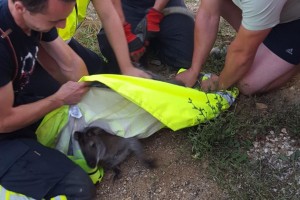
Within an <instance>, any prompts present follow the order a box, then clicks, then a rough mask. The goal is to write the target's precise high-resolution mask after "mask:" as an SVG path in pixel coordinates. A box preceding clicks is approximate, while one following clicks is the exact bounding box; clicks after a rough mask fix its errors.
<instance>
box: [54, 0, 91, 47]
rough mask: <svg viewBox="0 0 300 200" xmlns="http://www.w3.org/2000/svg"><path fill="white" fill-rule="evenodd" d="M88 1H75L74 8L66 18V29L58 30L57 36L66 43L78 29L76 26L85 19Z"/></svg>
mask: <svg viewBox="0 0 300 200" xmlns="http://www.w3.org/2000/svg"><path fill="white" fill-rule="evenodd" d="M89 3H90V0H76V7H77V11H76V7H75V8H74V9H73V11H72V13H71V14H70V15H69V16H68V18H67V22H66V27H65V28H63V29H60V28H58V29H57V31H58V34H59V36H60V37H61V38H62V39H63V40H65V41H67V40H70V39H71V38H72V37H73V36H74V34H75V32H76V29H77V28H78V25H79V24H80V23H81V22H82V21H83V20H84V19H85V17H86V11H87V7H88V5H89Z"/></svg>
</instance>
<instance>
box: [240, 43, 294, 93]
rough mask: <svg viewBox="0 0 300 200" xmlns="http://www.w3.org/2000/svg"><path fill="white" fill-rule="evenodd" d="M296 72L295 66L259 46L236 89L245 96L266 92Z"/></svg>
mask: <svg viewBox="0 0 300 200" xmlns="http://www.w3.org/2000/svg"><path fill="white" fill-rule="evenodd" d="M297 71H298V69H297V68H296V67H295V65H293V64H290V63H288V62H286V61H285V60H283V59H281V58H280V57H278V56H277V55H276V54H274V53H273V52H271V51H270V50H269V49H268V48H267V47H266V46H265V45H264V44H261V45H260V46H259V48H258V50H257V53H256V56H255V59H254V62H253V65H252V67H251V69H250V70H249V71H248V72H247V74H246V75H245V76H244V77H243V78H242V79H241V80H240V81H239V83H238V88H239V89H240V91H241V93H243V94H245V95H251V94H254V93H262V92H266V91H268V90H270V89H275V88H276V87H279V86H281V85H282V84H284V83H285V82H287V81H288V80H289V79H290V78H291V77H292V76H293V75H295V74H296V73H297Z"/></svg>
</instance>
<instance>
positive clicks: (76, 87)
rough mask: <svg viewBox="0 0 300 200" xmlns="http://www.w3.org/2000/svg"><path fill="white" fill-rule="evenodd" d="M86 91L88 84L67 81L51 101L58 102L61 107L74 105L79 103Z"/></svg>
mask: <svg viewBox="0 0 300 200" xmlns="http://www.w3.org/2000/svg"><path fill="white" fill-rule="evenodd" d="M88 90H89V87H88V83H84V82H80V83H78V82H73V81H69V82H67V83H65V84H63V85H62V86H61V87H60V89H59V90H58V91H57V92H56V93H55V94H54V95H53V100H54V101H60V102H61V104H62V105H74V104H77V103H78V102H80V100H81V99H82V97H83V96H84V95H85V93H86V92H87V91H88Z"/></svg>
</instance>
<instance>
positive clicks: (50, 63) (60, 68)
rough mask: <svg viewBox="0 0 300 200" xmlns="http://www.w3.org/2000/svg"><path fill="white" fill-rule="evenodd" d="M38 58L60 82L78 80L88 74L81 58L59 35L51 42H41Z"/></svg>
mask: <svg viewBox="0 0 300 200" xmlns="http://www.w3.org/2000/svg"><path fill="white" fill-rule="evenodd" d="M38 59H39V62H40V63H41V65H42V66H43V67H44V68H45V69H46V70H47V71H48V72H49V73H50V74H51V75H52V76H53V77H54V78H55V79H56V80H58V81H59V82H60V83H65V82H66V81H68V80H72V81H78V80H79V79H80V78H81V77H82V76H84V75H88V71H87V68H86V65H85V63H84V62H83V60H82V59H81V58H80V57H79V56H78V55H77V54H76V53H75V52H74V51H73V50H72V49H71V48H70V47H69V46H68V45H67V44H66V43H65V42H64V41H63V40H62V39H61V38H60V37H58V38H57V39H55V40H54V41H52V42H41V45H40V50H39V53H38Z"/></svg>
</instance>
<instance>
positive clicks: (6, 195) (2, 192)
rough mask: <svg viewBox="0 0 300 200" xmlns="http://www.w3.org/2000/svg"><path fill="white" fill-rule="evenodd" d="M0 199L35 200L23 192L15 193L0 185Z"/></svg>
mask: <svg viewBox="0 0 300 200" xmlns="http://www.w3.org/2000/svg"><path fill="white" fill-rule="evenodd" d="M0 199H1V200H2V199H3V200H35V199H33V198H31V197H27V196H25V195H23V194H20V193H16V192H12V191H9V190H7V189H5V188H4V187H3V186H2V185H0Z"/></svg>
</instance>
